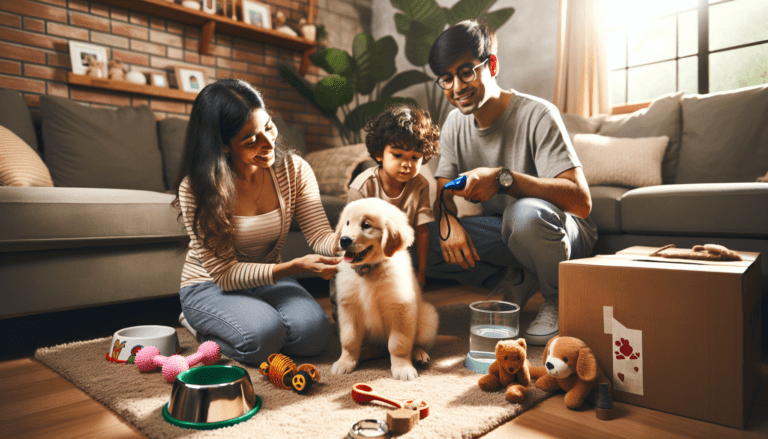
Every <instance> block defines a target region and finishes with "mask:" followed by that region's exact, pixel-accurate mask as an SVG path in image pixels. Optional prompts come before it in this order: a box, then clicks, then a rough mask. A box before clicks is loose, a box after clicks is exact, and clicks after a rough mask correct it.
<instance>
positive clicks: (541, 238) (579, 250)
mask: <svg viewBox="0 0 768 439" xmlns="http://www.w3.org/2000/svg"><path fill="white" fill-rule="evenodd" d="M459 222H460V223H461V225H462V227H464V230H466V231H467V233H468V234H469V237H470V239H472V243H473V244H474V246H475V250H476V251H477V254H478V255H479V256H480V261H478V262H476V263H475V266H474V267H469V268H467V269H464V268H462V267H460V266H458V265H451V264H449V263H447V262H445V260H444V259H443V253H442V250H441V249H440V237H439V235H438V228H437V221H435V222H432V223H429V258H428V267H427V277H434V278H438V279H450V280H455V281H458V282H459V283H462V284H464V285H474V286H479V287H483V288H487V289H489V290H490V289H493V288H494V287H495V286H496V285H498V283H499V281H500V280H501V278H502V275H503V274H504V270H505V269H506V268H507V267H514V268H523V267H525V268H528V269H529V270H531V271H533V272H534V273H536V274H537V275H538V277H539V282H540V284H541V294H542V295H543V296H544V298H546V299H556V298H557V291H558V265H559V264H560V262H562V261H567V260H570V259H578V258H584V257H587V256H589V254H590V252H591V251H592V248H593V247H594V245H595V241H597V227H595V224H594V222H593V221H592V219H591V218H587V219H586V220H581V219H577V217H575V216H574V215H573V214H570V213H565V212H563V211H562V210H560V209H559V208H558V207H556V206H555V205H553V204H551V203H549V202H547V201H544V200H540V199H538V198H521V199H519V200H517V201H515V202H513V203H511V204H510V205H509V206H507V208H506V209H505V210H504V214H503V215H493V216H483V217H469V218H461V219H460V220H459Z"/></svg>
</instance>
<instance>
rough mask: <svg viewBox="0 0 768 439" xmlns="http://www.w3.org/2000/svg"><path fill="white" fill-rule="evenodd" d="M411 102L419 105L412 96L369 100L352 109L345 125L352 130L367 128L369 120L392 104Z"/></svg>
mask: <svg viewBox="0 0 768 439" xmlns="http://www.w3.org/2000/svg"><path fill="white" fill-rule="evenodd" d="M396 104H411V105H413V106H418V104H417V103H416V101H415V100H414V99H412V98H400V97H388V98H384V99H379V100H378V101H374V102H367V103H365V104H362V105H360V106H359V107H357V108H355V109H354V110H352V111H350V112H349V114H348V115H347V117H346V118H345V119H344V126H345V127H346V128H347V129H348V130H349V131H352V132H357V131H360V130H362V129H363V128H365V124H366V123H368V121H369V120H371V119H373V118H374V117H376V116H378V115H379V114H381V113H382V112H383V111H384V110H386V109H387V107H389V106H390V105H396Z"/></svg>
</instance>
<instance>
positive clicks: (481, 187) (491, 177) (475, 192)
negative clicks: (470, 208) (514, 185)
mask: <svg viewBox="0 0 768 439" xmlns="http://www.w3.org/2000/svg"><path fill="white" fill-rule="evenodd" d="M499 171H501V168H475V169H473V170H471V171H469V172H465V173H463V174H461V175H466V176H467V184H466V185H465V186H464V189H461V190H456V189H452V190H447V191H446V192H448V193H450V194H452V195H458V196H459V197H462V198H464V199H465V200H467V201H469V202H472V203H479V202H481V201H488V200H490V199H491V197H493V196H494V195H496V194H497V193H498V192H499V183H498V180H497V178H498V175H499Z"/></svg>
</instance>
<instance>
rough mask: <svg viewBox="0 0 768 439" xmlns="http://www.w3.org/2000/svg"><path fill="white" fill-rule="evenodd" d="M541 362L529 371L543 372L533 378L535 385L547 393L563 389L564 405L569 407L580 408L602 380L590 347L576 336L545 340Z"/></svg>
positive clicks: (535, 373) (537, 373) (534, 372)
mask: <svg viewBox="0 0 768 439" xmlns="http://www.w3.org/2000/svg"><path fill="white" fill-rule="evenodd" d="M543 363H544V366H543V367H542V366H538V367H537V368H535V370H534V371H532V373H533V374H534V375H543V376H542V377H541V378H539V379H538V380H536V387H538V388H539V389H541V390H545V391H547V392H553V391H555V390H557V389H558V388H560V389H563V390H565V398H564V399H565V406H566V407H568V408H569V409H577V408H579V407H581V405H582V404H584V400H585V399H586V398H587V396H589V395H590V393H592V391H593V390H596V389H597V387H598V383H600V381H602V380H604V375H603V371H602V370H600V367H599V366H598V365H597V360H595V356H594V355H593V354H592V350H591V349H589V348H588V347H587V345H586V344H585V343H584V342H583V341H581V340H579V339H578V338H574V337H554V338H552V339H551V340H549V342H548V343H547V346H546V347H545V348H544V358H543ZM539 369H542V370H539Z"/></svg>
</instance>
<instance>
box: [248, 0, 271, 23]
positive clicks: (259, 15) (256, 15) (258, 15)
mask: <svg viewBox="0 0 768 439" xmlns="http://www.w3.org/2000/svg"><path fill="white" fill-rule="evenodd" d="M243 21H244V22H245V23H247V24H252V25H254V26H259V27H265V28H267V29H272V13H271V11H270V9H269V5H265V4H264V3H259V2H254V1H251V0H243Z"/></svg>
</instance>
